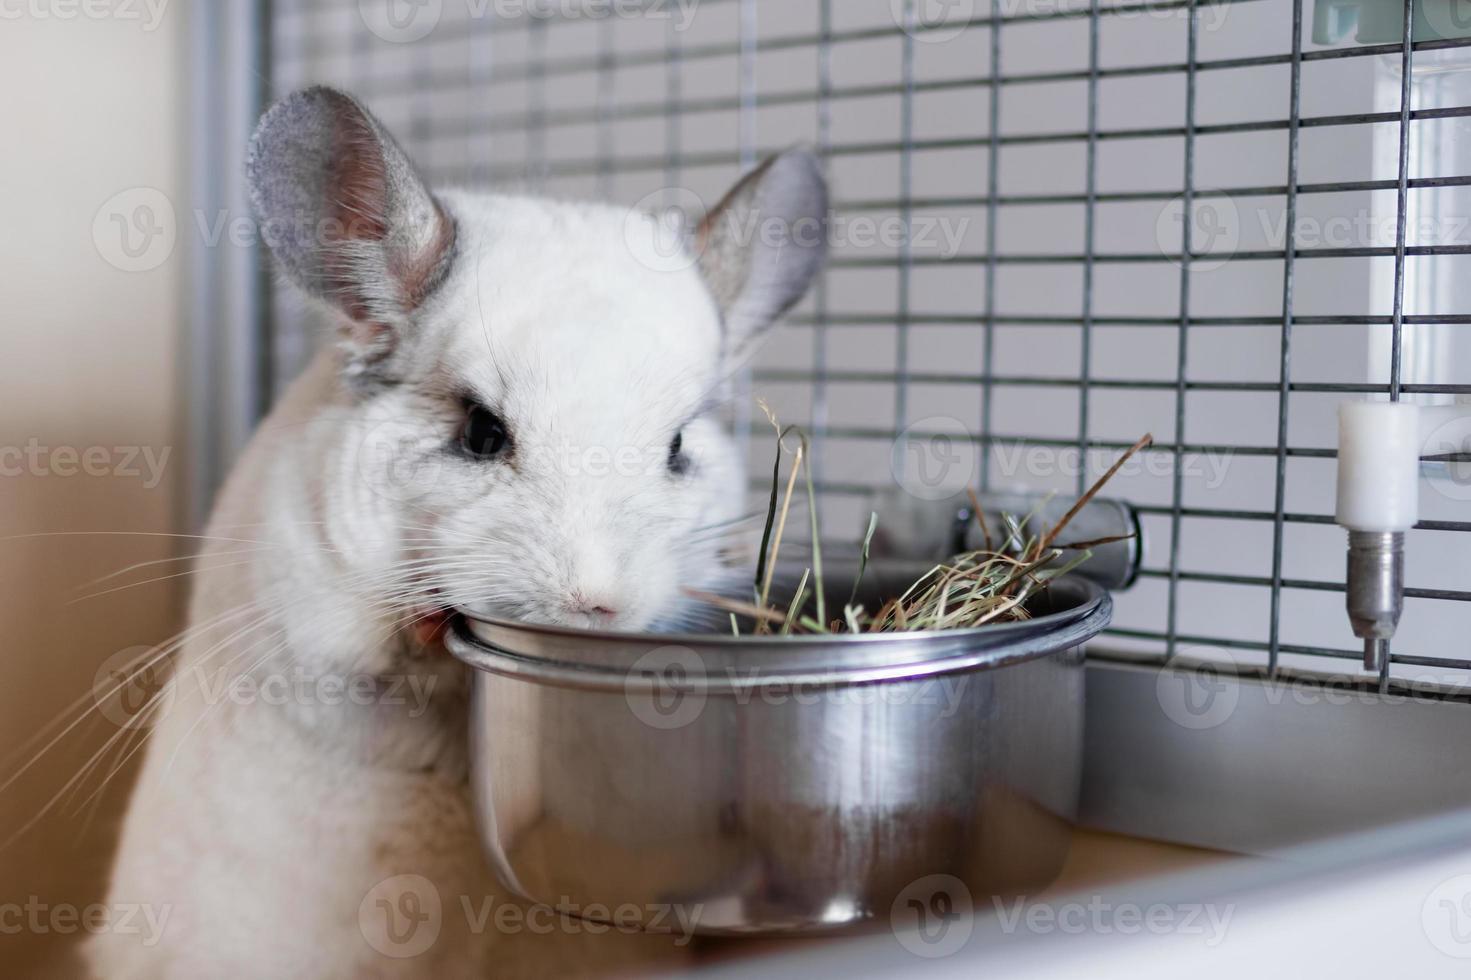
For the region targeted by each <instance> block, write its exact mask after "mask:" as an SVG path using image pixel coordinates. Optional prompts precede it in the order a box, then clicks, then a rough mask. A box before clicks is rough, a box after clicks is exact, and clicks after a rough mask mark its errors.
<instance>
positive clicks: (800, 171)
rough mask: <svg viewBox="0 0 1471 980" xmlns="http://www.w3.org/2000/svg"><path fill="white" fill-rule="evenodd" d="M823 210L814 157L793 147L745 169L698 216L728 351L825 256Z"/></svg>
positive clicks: (800, 287)
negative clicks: (702, 216)
mask: <svg viewBox="0 0 1471 980" xmlns="http://www.w3.org/2000/svg"><path fill="white" fill-rule="evenodd" d="M827 214H828V200H827V181H825V180H824V179H823V176H822V168H821V166H820V164H819V163H818V161H817V157H816V156H814V155H813V154H812V153H811V152H809V151H808V150H805V149H795V150H788V151H786V152H785V153H780V154H778V155H776V156H773V157H771V158H769V159H767V160H766V162H765V163H763V164H761V166H759V167H757V168H756V169H755V170H753V171H751V173H749V174H747V175H746V176H745V177H744V178H742V179H741V181H740V183H738V184H736V186H735V187H734V188H733V189H732V190H731V192H730V193H729V194H727V195H726V196H725V199H724V200H722V201H721V202H720V203H719V204H718V205H716V206H715V207H714V208H713V209H712V210H711V211H710V213H709V214H708V215H706V216H705V219H704V221H702V222H701V223H700V226H699V229H698V231H697V234H696V240H695V245H696V250H697V252H698V254H699V257H700V272H701V274H702V275H703V276H704V277H705V283H706V285H708V286H709V288H710V292H711V294H712V295H713V296H714V297H715V302H716V304H717V305H718V306H719V307H720V311H721V314H722V315H723V317H724V319H725V328H726V331H727V337H726V350H727V353H728V354H729V355H731V356H734V357H740V356H742V355H744V354H746V353H749V351H750V349H751V348H752V347H753V346H754V342H755V341H756V340H757V339H758V338H759V337H760V336H761V334H762V333H763V332H765V330H766V329H767V328H768V327H770V326H771V325H772V323H774V322H775V321H776V319H777V318H778V317H780V316H781V315H782V314H783V313H785V312H786V311H787V310H789V309H791V308H792V307H793V306H794V305H796V303H797V301H798V300H800V299H801V298H802V296H803V294H805V293H806V292H807V288H808V286H810V285H811V284H812V280H813V279H814V278H816V276H817V273H818V272H819V271H820V270H821V269H822V264H823V261H824V260H825V259H826V257H827V238H828V234H827Z"/></svg>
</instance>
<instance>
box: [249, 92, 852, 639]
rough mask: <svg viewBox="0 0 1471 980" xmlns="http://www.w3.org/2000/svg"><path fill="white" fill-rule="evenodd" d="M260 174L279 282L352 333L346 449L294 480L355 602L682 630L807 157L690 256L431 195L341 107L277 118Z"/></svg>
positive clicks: (720, 220) (800, 215) (815, 257)
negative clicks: (736, 385) (306, 492)
mask: <svg viewBox="0 0 1471 980" xmlns="http://www.w3.org/2000/svg"><path fill="white" fill-rule="evenodd" d="M248 174H249V179H250V184H251V189H252V196H253V200H254V204H255V207H256V211H257V217H258V219H259V221H260V223H261V227H262V230H263V234H264V237H265V239H266V241H267V242H268V243H269V244H270V246H271V249H272V251H273V252H274V254H275V257H276V260H277V261H278V263H279V264H280V266H281V268H282V269H283V270H284V272H285V274H286V275H287V276H288V277H289V278H291V279H292V280H293V281H294V282H295V283H296V284H297V285H299V286H300V287H301V288H302V289H303V290H304V291H305V292H306V293H307V294H309V295H310V296H312V297H315V298H316V299H317V300H319V301H321V302H322V303H323V304H325V305H326V306H328V307H329V308H330V310H331V311H332V313H333V316H334V317H335V319H336V320H337V321H338V324H339V328H340V345H339V347H340V357H339V359H338V364H339V374H338V377H339V382H338V386H339V388H340V398H339V399H338V401H339V403H340V404H339V405H338V406H337V408H336V409H335V411H336V414H335V415H334V418H333V423H334V427H333V430H332V431H333V433H334V435H333V436H332V438H331V440H330V442H329V445H328V447H327V448H326V449H325V450H324V451H323V452H322V453H321V454H320V455H321V458H320V471H319V472H317V473H315V474H304V475H303V476H304V478H305V479H309V480H312V481H315V484H314V485H315V492H316V493H317V495H318V496H319V497H320V498H321V500H320V502H319V503H318V506H319V507H321V508H323V509H324V510H325V511H327V512H328V513H327V522H329V523H331V524H332V525H333V526H334V527H335V528H337V529H338V532H337V533H336V534H335V536H334V544H337V545H338V546H340V547H341V548H343V549H344V551H345V552H347V553H349V554H350V556H351V561H353V562H355V563H356V564H357V567H355V569H354V571H355V572H356V574H357V577H356V578H355V579H353V580H354V581H356V582H358V583H360V584H361V585H362V587H363V588H364V589H366V590H368V591H369V592H376V593H377V594H378V595H377V597H378V598H379V599H380V600H381V602H382V603H384V604H385V605H387V606H393V607H395V608H399V609H401V610H402V611H403V612H404V613H405V614H406V615H407V614H409V613H411V612H413V611H414V610H421V609H423V608H425V607H437V608H449V607H455V606H459V607H468V608H473V609H477V610H479V611H482V612H487V613H491V614H496V615H507V616H514V617H519V618H523V619H527V620H530V621H534V622H543V623H555V624H563V625H575V626H596V627H601V628H612V629H627V630H633V629H644V628H651V627H659V626H670V625H675V624H678V623H679V621H680V619H681V617H683V616H685V615H686V614H687V612H688V609H689V606H688V605H687V602H686V600H685V599H684V597H683V588H684V587H687V586H700V585H709V584H711V583H712V581H713V580H712V574H713V573H714V572H715V570H716V568H717V565H718V559H719V552H720V551H721V548H722V544H723V543H724V542H725V541H726V540H727V536H726V532H727V530H728V528H729V524H730V522H731V521H732V520H733V519H734V518H735V517H736V516H738V514H739V513H740V510H741V507H742V502H743V499H744V493H743V489H744V478H743V475H742V467H741V465H740V463H739V461H738V459H737V454H736V451H735V447H734V445H733V443H732V441H731V440H730V439H729V437H728V436H727V435H725V434H724V432H723V431H722V429H721V427H720V426H719V424H718V423H717V421H716V420H715V418H714V417H713V412H714V410H715V409H716V408H717V402H718V395H719V393H720V392H721V390H722V388H723V383H724V381H725V380H726V378H727V377H728V376H729V375H730V373H731V372H732V370H733V368H734V367H735V366H736V364H737V361H738V359H739V358H741V357H742V356H743V355H744V354H745V353H747V352H748V351H749V350H750V348H751V347H752V345H753V342H754V341H756V340H757V339H758V338H759V336H760V335H761V334H762V333H763V332H764V331H765V330H766V329H767V328H768V327H769V326H771V324H772V323H773V321H775V320H776V319H777V318H778V317H779V316H780V315H781V314H782V313H783V312H784V311H786V310H787V309H788V308H790V307H791V306H792V305H793V304H794V303H796V302H797V301H798V300H799V299H800V298H801V296H802V295H803V293H804V292H805V291H806V289H807V287H808V284H809V283H810V281H811V280H812V278H813V277H814V276H815V275H816V273H817V271H818V270H819V268H820V266H821V264H822V261H823V259H824V256H825V243H826V238H827V235H826V232H825V224H824V222H825V217H826V214H827V193H826V187H825V185H824V182H823V179H822V176H821V173H820V171H819V168H818V165H817V162H816V160H815V159H814V158H813V157H812V155H811V154H809V153H807V152H805V151H800V150H796V151H790V152H787V153H784V154H781V155H779V156H776V157H773V158H772V159H770V160H768V161H767V162H766V163H765V164H764V165H763V166H761V167H760V168H759V169H757V170H756V171H754V172H753V173H751V174H750V175H749V176H747V177H746V178H745V179H743V180H742V181H741V182H740V183H739V184H738V185H737V186H736V187H735V189H734V190H732V191H731V192H730V194H729V195H728V196H727V197H726V198H725V199H724V200H723V201H721V202H720V204H718V205H717V206H715V207H714V208H711V209H710V211H709V212H708V213H707V214H706V215H704V217H703V220H701V221H699V223H698V224H697V225H696V226H694V227H693V228H692V229H691V233H690V234H689V235H688V236H686V237H687V241H684V242H682V243H681V244H680V245H679V247H678V248H677V249H671V248H670V247H669V245H670V240H671V234H670V225H669V222H668V219H667V216H658V215H654V214H644V213H642V212H633V213H630V212H629V211H627V210H625V209H621V208H614V207H609V206H601V205H588V204H573V203H563V202H554V201H548V200H541V199H534V198H525V197H513V196H501V195H484V194H471V193H459V192H456V193H443V194H436V193H434V192H432V191H431V190H430V189H429V187H428V186H427V185H426V183H425V182H424V180H423V179H422V178H421V177H420V175H419V173H418V172H417V171H416V170H415V168H414V165H413V164H412V163H411V162H410V161H409V159H408V157H407V156H406V155H405V153H404V152H403V150H402V149H401V148H400V147H399V146H398V145H397V143H395V142H394V140H393V138H392V137H391V136H390V135H389V134H388V133H387V132H386V130H385V129H384V128H383V126H382V124H381V123H379V122H378V120H377V119H375V118H374V117H373V116H372V115H371V114H370V113H369V112H368V111H367V109H366V108H364V107H363V105H362V104H361V103H359V102H358V101H357V100H355V99H354V98H352V97H351V96H349V95H346V94H344V93H342V92H338V91H334V90H332V89H328V88H312V89H307V90H305V91H302V92H298V93H295V94H293V95H290V96H288V97H286V98H285V99H283V100H281V101H280V102H279V103H277V104H276V105H275V106H274V107H272V108H271V109H270V110H269V111H268V112H267V113H266V115H265V117H264V118H263V119H262V121H261V123H260V127H259V129H258V131H257V132H256V135H255V138H254V141H253V143H252V147H251V153H250V159H249V162H248ZM313 468H314V469H315V468H316V464H315V463H314V464H313Z"/></svg>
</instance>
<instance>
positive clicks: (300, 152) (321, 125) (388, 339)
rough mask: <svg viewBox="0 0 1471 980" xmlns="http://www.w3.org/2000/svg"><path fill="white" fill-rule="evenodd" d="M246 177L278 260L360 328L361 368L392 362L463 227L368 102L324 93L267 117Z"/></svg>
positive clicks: (303, 96) (306, 93) (354, 330)
mask: <svg viewBox="0 0 1471 980" xmlns="http://www.w3.org/2000/svg"><path fill="white" fill-rule="evenodd" d="M246 174H247V177H248V179H249V182H250V191H251V200H252V203H253V204H254V206H255V211H256V216H257V219H258V220H259V221H260V223H261V228H262V235H263V237H264V239H265V240H266V242H267V243H268V244H269V245H270V247H271V251H272V252H273V253H274V254H275V256H276V259H277V261H279V262H280V264H281V266H282V268H283V269H284V270H285V271H286V273H287V275H289V276H290V277H291V279H292V280H294V281H295V282H296V283H297V284H298V285H300V286H301V287H302V288H303V289H305V290H306V291H307V292H308V293H310V294H312V295H314V296H317V297H320V298H322V299H325V300H327V301H329V302H330V303H332V304H333V305H334V306H336V307H337V308H338V309H339V310H341V311H342V312H343V313H344V314H346V316H347V318H348V320H349V321H350V325H349V327H348V341H349V346H350V348H351V349H352V353H353V356H354V363H355V367H356V368H357V369H359V370H363V371H366V370H367V369H368V367H369V366H370V365H372V364H373V363H375V362H378V361H381V360H383V359H384V358H386V357H387V356H388V355H389V354H391V353H392V352H393V350H394V347H395V345H396V343H397V341H398V340H399V339H400V338H401V336H402V334H403V332H404V331H405V330H406V329H407V328H408V327H409V325H410V324H409V321H410V318H411V316H412V314H413V312H414V311H415V310H416V309H417V308H418V307H419V306H420V304H422V303H423V301H424V300H425V299H426V298H427V297H428V296H429V294H430V293H431V292H433V290H434V288H435V287H436V286H437V285H438V284H439V283H440V282H441V281H442V280H443V278H444V276H445V273H446V271H447V269H448V267H449V265H450V261H451V258H452V254H453V252H454V243H455V225H454V221H453V219H452V218H451V217H450V216H449V214H448V213H447V212H446V211H445V209H444V208H443V207H442V206H441V205H440V203H439V202H438V201H437V200H436V199H435V197H434V195H433V194H431V193H430V192H429V189H428V187H426V186H425V184H424V181H423V180H422V179H421V178H420V177H419V175H418V173H417V172H416V171H415V169H414V165H413V164H412V163H411V162H410V161H409V158H408V156H407V155H405V153H404V151H403V150H402V149H401V148H400V147H399V145H398V144H397V143H396V142H394V140H393V137H392V136H390V135H389V134H388V132H387V131H386V130H385V129H384V128H383V125H382V124H381V123H379V122H378V120H377V119H375V118H373V115H372V114H371V113H370V112H368V110H367V109H366V108H364V107H363V105H362V104H361V103H360V102H358V101H357V100H356V99H354V98H353V97H352V96H350V95H347V94H346V93H343V92H339V91H337V90H335V89H331V88H326V87H324V86H316V87H313V88H308V89H304V90H302V91H300V92H295V93H293V94H291V95H288V96H286V97H285V98H284V99H282V100H280V101H279V102H277V103H276V104H275V105H274V106H272V107H271V108H270V109H269V110H268V111H267V112H266V114H265V115H264V116H263V117H262V118H261V121H260V125H259V126H258V127H257V128H256V131H255V136H254V138H253V139H252V140H251V144H250V155H249V158H248V159H247V161H246Z"/></svg>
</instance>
